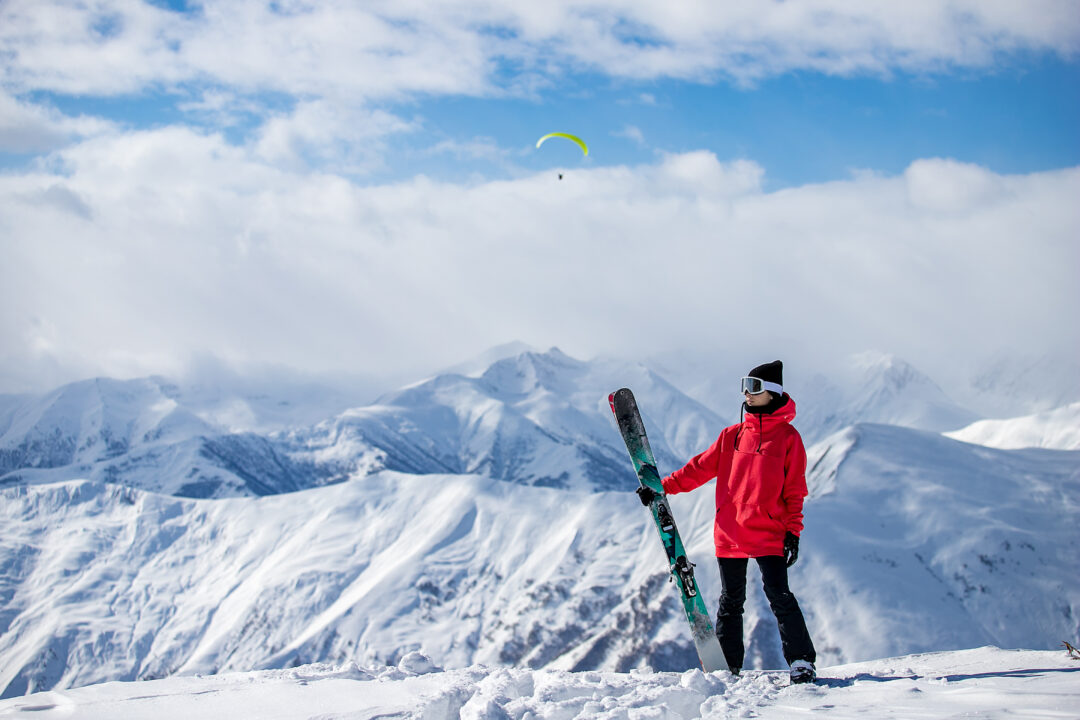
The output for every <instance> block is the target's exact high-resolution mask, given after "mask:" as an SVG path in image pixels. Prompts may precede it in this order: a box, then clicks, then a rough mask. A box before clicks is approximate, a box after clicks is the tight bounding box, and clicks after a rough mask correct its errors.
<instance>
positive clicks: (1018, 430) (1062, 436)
mask: <svg viewBox="0 0 1080 720" xmlns="http://www.w3.org/2000/svg"><path fill="white" fill-rule="evenodd" d="M945 435H947V436H948V437H951V438H953V439H955V440H962V441H964V442H969V443H975V444H977V445H986V446H987V447H996V448H1003V449H1007V450H1008V449H1014V448H1025V447H1038V448H1053V449H1056V450H1080V402H1077V403H1072V404H1071V405H1066V406H1064V407H1060V408H1057V409H1056V410H1048V411H1046V412H1041V413H1036V414H1034V415H1026V416H1024V417H1019V418H1010V419H1007V420H980V421H978V422H974V423H972V424H971V425H968V426H967V427H965V428H961V429H959V430H955V431H953V432H949V433H945Z"/></svg>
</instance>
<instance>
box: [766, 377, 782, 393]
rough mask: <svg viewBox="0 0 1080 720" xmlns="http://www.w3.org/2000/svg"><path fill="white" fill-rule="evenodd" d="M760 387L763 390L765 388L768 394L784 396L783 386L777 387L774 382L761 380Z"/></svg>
mask: <svg viewBox="0 0 1080 720" xmlns="http://www.w3.org/2000/svg"><path fill="white" fill-rule="evenodd" d="M761 386H762V387H763V388H765V389H766V390H768V391H769V392H774V393H776V394H777V395H783V394H784V386H783V385H777V384H776V383H774V382H769V381H767V380H762V381H761Z"/></svg>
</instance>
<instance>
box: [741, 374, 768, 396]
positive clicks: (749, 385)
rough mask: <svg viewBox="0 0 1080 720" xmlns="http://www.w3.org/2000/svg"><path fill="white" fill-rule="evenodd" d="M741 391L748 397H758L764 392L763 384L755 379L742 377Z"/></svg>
mask: <svg viewBox="0 0 1080 720" xmlns="http://www.w3.org/2000/svg"><path fill="white" fill-rule="evenodd" d="M742 391H743V392H744V393H749V394H750V395H759V394H761V393H763V392H765V383H764V382H762V381H761V380H759V379H758V378H755V377H744V378H743V379H742Z"/></svg>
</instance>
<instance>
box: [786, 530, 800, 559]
mask: <svg viewBox="0 0 1080 720" xmlns="http://www.w3.org/2000/svg"><path fill="white" fill-rule="evenodd" d="M798 559H799V536H798V535H796V534H795V533H793V532H789V533H788V534H787V535H785V536H784V560H786V561H787V566H788V567H791V566H792V565H794V564H795V561H796V560H798Z"/></svg>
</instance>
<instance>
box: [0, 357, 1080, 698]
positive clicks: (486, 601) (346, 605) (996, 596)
mask: <svg viewBox="0 0 1080 720" xmlns="http://www.w3.org/2000/svg"><path fill="white" fill-rule="evenodd" d="M872 367H877V368H878V372H877V374H876V375H875V374H874V372H873V370H872V369H868V370H867V372H868V373H869V374H870V375H871V377H870V379H869V380H868V384H867V386H866V387H867V388H868V392H865V393H860V394H858V396H857V397H855V398H853V399H852V402H851V403H850V404H849V405H847V406H845V407H842V408H839V411H838V412H836V413H834V414H833V417H831V418H830V417H822V418H821V419H820V420H817V421H815V420H814V415H813V413H812V412H807V413H806V414H807V415H808V416H809V418H810V420H809V421H807V420H805V419H804V418H801V417H800V419H799V421H798V422H800V423H801V425H800V428H801V429H802V430H803V432H804V435H811V434H814V433H817V434H819V435H823V437H822V440H821V441H820V442H818V443H817V444H815V445H814V446H813V447H811V448H810V471H809V473H808V479H809V483H810V487H811V497H810V499H809V500H808V504H807V510H806V514H807V529H806V532H805V534H804V538H805V540H804V549H803V557H802V558H801V559H800V562H799V564H798V565H796V566H795V568H794V569H793V576H792V578H793V579H792V584H793V587H794V588H795V590H796V593H797V595H798V596H799V598H800V601H801V603H802V605H803V607H804V611H805V612H806V614H807V618H808V623H809V625H810V627H811V630H812V632H813V634H814V638H815V641H816V644H817V646H818V651H819V655H820V656H821V661H822V662H823V663H837V662H856V661H861V660H868V659H873V658H880V657H886V656H890V655H897V654H903V653H910V652H922V651H927V650H947V649H953V648H964V647H974V646H978V645H986V644H994V645H998V646H1002V647H1028V648H1050V647H1055V646H1057V645H1058V644H1059V643H1060V641H1061V639H1063V638H1070V637H1072V638H1075V637H1076V636H1077V634H1078V633H1080V581H1078V580H1077V579H1076V577H1075V573H1073V572H1071V571H1070V570H1069V568H1071V567H1072V566H1073V565H1074V564H1075V557H1076V556H1077V551H1078V550H1080V547H1078V546H1080V536H1078V535H1080V534H1078V533H1077V531H1076V529H1075V528H1076V527H1077V522H1076V520H1077V516H1078V515H1077V509H1078V507H1080V473H1078V471H1077V468H1078V467H1080V462H1078V461H1080V451H1077V450H1075V449H1071V446H1070V447H1064V446H1060V443H1059V441H1057V440H1054V439H1053V438H1051V439H1050V440H1049V441H1046V442H1044V440H1045V437H1044V438H1041V439H1039V441H1038V442H1033V443H1032V445H1033V446H1034V447H1029V448H1026V449H1000V448H990V447H987V446H985V445H978V444H972V443H971V442H961V441H960V440H958V439H955V438H952V437H946V436H943V435H942V434H940V430H942V429H945V428H948V427H949V426H950V425H953V424H954V423H955V422H957V421H960V420H963V419H965V417H966V416H965V415H964V414H963V413H962V412H960V411H959V410H958V409H957V407H956V406H955V405H954V404H950V403H949V402H947V398H946V399H944V400H943V399H942V397H943V396H942V395H939V394H937V393H935V392H933V388H932V387H930V388H929V390H927V388H928V387H929V386H927V385H926V383H925V382H922V381H920V380H919V379H918V376H917V375H915V376H913V372H914V371H913V370H909V369H907V368H904V367H903V366H898V364H897V363H896V362H891V363H885V364H883V365H882V364H878V365H873V364H871V368H872ZM458 370H459V371H458V372H453V373H446V374H443V375H439V376H437V377H434V378H432V379H429V380H426V381H423V382H419V383H416V384H413V385H411V386H409V387H406V388H404V389H402V390H399V391H397V392H394V393H391V394H389V395H386V396H383V397H382V398H380V399H379V400H378V401H376V402H375V403H374V404H372V405H369V406H365V407H359V408H354V409H351V410H346V411H344V412H341V413H339V414H337V415H335V416H334V417H332V418H329V419H327V420H325V421H323V422H320V423H316V424H314V425H302V426H298V427H292V428H288V429H281V426H280V425H279V426H278V428H279V429H277V430H274V431H272V432H258V431H253V430H247V431H243V432H235V431H233V429H231V428H230V427H229V426H227V425H226V424H224V423H221V422H215V420H214V417H220V415H218V416H214V415H212V414H208V413H207V412H206V411H205V408H206V404H205V403H203V404H200V403H194V402H191V401H190V400H188V398H190V397H191V395H190V394H185V391H184V390H182V389H180V388H177V387H175V386H172V385H170V384H168V383H166V382H164V381H162V380H156V379H151V380H137V381H123V382H120V381H108V380H99V381H87V382H85V383H77V384H75V385H71V386H66V387H64V388H60V389H58V390H57V391H55V392H53V393H50V394H48V395H46V396H41V397H20V398H10V397H9V398H4V399H2V402H0V472H2V475H0V496H2V498H3V504H2V516H0V527H2V535H0V568H3V573H2V574H0V657H4V658H5V662H4V663H3V664H2V665H0V689H2V694H3V696H4V697H10V696H14V695H21V694H24V693H26V692H30V691H39V690H43V689H48V688H52V687H74V686H79V685H84V684H87V683H92V682H100V681H104V680H113V679H136V678H141V679H146V678H156V677H165V676H170V675H173V674H177V673H180V674H190V673H196V672H203V673H205V672H219V671H223V670H253V669H263V668H280V667H286V666H293V665H297V664H304V663H311V662H338V663H341V662H348V661H355V662H362V663H390V664H394V663H397V662H398V661H399V660H400V659H401V658H402V657H403V656H404V655H405V654H406V653H408V652H410V651H422V652H424V653H425V654H427V655H428V656H430V657H431V658H433V660H434V661H435V662H437V663H438V664H439V665H442V666H445V667H451V668H452V667H466V666H469V665H472V664H475V663H485V664H491V665H500V666H515V667H530V668H552V669H560V668H561V669H577V670H585V669H606V670H628V669H630V668H635V667H639V668H644V667H649V668H653V669H656V670H676V669H677V670H683V669H685V668H687V667H691V666H693V665H694V664H695V661H694V655H693V650H692V647H691V645H690V642H689V638H688V635H687V633H686V631H685V627H684V625H685V620H684V619H683V618H681V617H680V615H679V612H678V609H677V607H676V605H677V604H676V602H675V595H674V593H673V592H672V591H671V590H670V588H668V587H667V586H666V580H667V575H666V567H665V564H664V560H663V556H662V553H661V552H660V550H659V548H658V547H654V546H655V545H656V540H655V537H654V536H653V534H652V528H651V527H650V525H649V522H648V517H647V514H646V513H644V512H643V511H642V510H641V507H640V505H639V504H638V501H637V499H636V497H634V496H633V495H632V494H631V493H630V492H628V490H629V489H630V488H632V487H633V483H634V480H633V475H632V471H631V470H630V465H629V461H628V459H627V458H626V453H625V449H624V448H623V447H622V445H621V440H620V439H619V437H618V434H617V432H616V431H615V429H614V425H613V422H612V420H611V419H610V412H609V411H608V409H607V406H606V394H607V392H608V391H610V390H613V389H615V388H617V387H620V386H629V387H632V388H633V389H634V390H635V393H636V395H637V396H638V400H639V403H640V404H641V406H642V408H643V411H644V415H645V422H646V426H647V427H648V428H649V431H650V439H651V440H652V444H653V448H654V450H655V451H656V454H657V456H658V464H659V465H660V467H661V470H662V471H670V470H672V469H674V468H675V467H677V466H678V465H680V464H681V463H682V462H685V460H686V459H688V458H689V457H690V456H691V455H692V454H694V453H696V452H698V451H699V450H700V449H703V448H704V447H706V446H707V445H708V444H709V442H711V440H712V439H713V438H714V437H715V434H716V433H717V432H719V430H720V429H721V428H722V427H723V426H724V425H726V424H728V423H730V422H734V421H735V420H736V419H737V418H723V417H721V416H719V415H717V414H716V413H714V412H712V411H711V410H709V409H708V408H706V407H705V406H703V405H701V404H700V403H699V402H697V401H695V400H692V399H690V398H689V397H688V396H687V395H685V394H684V393H682V392H681V391H679V390H678V389H677V388H676V387H675V386H673V385H671V384H670V383H668V382H667V381H665V380H664V379H663V378H661V377H660V376H658V375H657V374H655V373H653V372H651V371H650V370H648V369H647V368H645V367H644V366H642V365H639V364H633V363H619V362H616V361H596V362H582V361H579V360H575V359H573V358H570V357H568V356H566V355H564V354H563V353H561V352H559V351H557V350H551V351H548V352H546V353H537V352H530V351H525V352H518V353H516V354H511V355H510V356H509V357H502V358H499V359H494V360H493V361H492V362H491V364H489V365H487V366H485V367H479V368H477V367H471V368H470V367H462V368H459V369H458ZM875 377H876V378H877V381H878V382H877V384H875V383H874V378H875ZM897 378H907V379H906V380H905V383H904V384H898V381H897ZM910 386H914V387H918V388H922V391H920V393H914V392H913V393H911V394H910V395H905V394H904V393H903V392H901V391H896V392H894V393H893V394H892V395H890V394H889V392H888V390H889V389H890V388H892V389H894V390H895V389H896V388H897V387H900V388H901V389H902V388H903V387H910ZM871 388H872V389H873V391H872V392H870V391H869V389H871ZM923 391H925V392H923ZM870 397H878V398H879V399H880V402H879V403H878V404H876V405H872V404H869V405H868V404H867V402H866V401H867V398H870ZM913 398H914V399H913ZM796 401H797V402H798V403H799V406H800V408H802V407H804V405H803V401H800V400H799V398H798V397H797V398H796ZM834 401H835V398H834ZM230 402H232V401H230ZM920 402H921V406H920ZM890 403H894V404H893V405H892V407H904V408H905V412H904V414H902V415H897V416H895V417H889V416H887V415H886V416H883V415H882V413H883V412H884V411H883V409H882V408H883V407H889V406H890ZM807 405H808V406H809V407H810V409H811V410H812V409H813V403H812V402H811V403H807ZM913 408H914V410H913ZM920 408H921V409H920ZM256 410H257V408H256ZM875 413H876V414H875ZM253 414H254V415H258V412H257V411H253ZM1056 417H1057V416H1055V418H1056ZM834 418H840V419H841V420H835V419H834ZM844 420H846V424H845V425H844V426H843V428H842V429H837V430H836V431H835V432H832V433H824V431H823V430H816V431H815V430H814V428H815V427H819V428H821V427H824V428H825V429H830V428H833V427H834V425H833V424H831V423H842V422H843V421H844ZM868 420H872V421H875V422H867V421H868ZM890 420H897V422H893V423H890V422H889V421H890ZM815 422H816V423H818V424H817V425H815ZM1062 422H1064V423H1070V422H1071V423H1073V424H1074V425H1075V413H1074V414H1072V415H1068V416H1064V417H1063V419H1062ZM882 423H887V424H882ZM919 424H922V425H926V426H927V427H925V428H923V429H916V428H913V427H910V425H919ZM905 425H906V426H907V427H905ZM1048 425H1053V423H1049V424H1042V425H1039V424H1037V425H1036V427H1047V426H1048ZM972 427H976V426H972ZM1003 427H1004V426H997V428H996V430H995V433H996V435H995V437H997V436H1000V435H1001V434H1002V433H1004V434H1006V435H1007V434H1008V430H1007V429H1002V428H1003ZM1016 427H1017V428H1022V432H1024V433H1028V434H1030V433H1031V432H1032V430H1031V427H1032V423H1031V422H1030V421H1029V420H1023V419H1022V420H1019V421H1017V424H1016ZM1055 437H1057V436H1055ZM998 444H999V445H1001V443H1000V442H999V443H998ZM1040 445H1041V446H1042V447H1039V446H1040ZM1048 448H1050V449H1048ZM1053 448H1058V449H1053ZM673 508H674V512H675V516H676V518H677V519H678V522H679V525H680V528H681V529H682V531H683V535H684V539H685V540H686V542H687V546H688V549H689V552H690V554H691V557H692V559H695V560H696V561H697V562H698V570H697V572H698V575H699V579H700V582H701V584H702V586H703V587H705V588H709V589H710V591H709V598H710V601H711V602H710V605H714V604H715V597H713V596H715V594H716V592H717V590H716V589H717V588H718V579H717V572H716V569H715V565H714V563H713V562H712V561H711V560H710V556H711V552H712V548H711V519H712V515H713V507H712V493H711V492H709V491H708V490H707V489H705V490H701V491H699V492H697V493H693V494H690V495H687V496H676V497H674V498H673ZM751 585H752V586H753V589H752V591H751V594H750V598H749V599H748V606H747V616H746V622H747V637H748V641H749V645H750V648H749V649H750V653H749V654H748V658H747V666H748V667H779V666H780V664H781V662H782V661H781V660H780V654H779V642H778V638H776V637H775V635H776V631H775V621H774V620H773V619H772V617H771V614H770V612H769V610H768V608H767V605H766V603H765V600H764V597H763V595H762V593H761V592H760V589H758V588H757V587H756V583H751Z"/></svg>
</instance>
